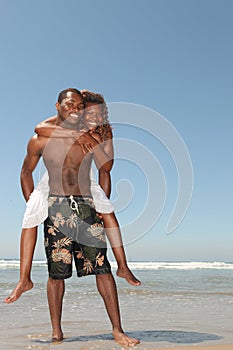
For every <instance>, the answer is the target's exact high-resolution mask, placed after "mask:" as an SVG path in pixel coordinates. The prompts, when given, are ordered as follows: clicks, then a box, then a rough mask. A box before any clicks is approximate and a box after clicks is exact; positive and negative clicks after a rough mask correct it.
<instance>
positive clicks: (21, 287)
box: [4, 280, 33, 304]
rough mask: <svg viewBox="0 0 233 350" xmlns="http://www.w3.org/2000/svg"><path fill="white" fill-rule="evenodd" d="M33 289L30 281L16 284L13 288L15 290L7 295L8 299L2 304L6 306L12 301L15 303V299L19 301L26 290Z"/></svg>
mask: <svg viewBox="0 0 233 350" xmlns="http://www.w3.org/2000/svg"><path fill="white" fill-rule="evenodd" d="M32 288H33V283H32V281H31V280H29V281H26V282H20V281H19V282H18V284H17V286H16V287H15V289H14V290H13V291H12V292H11V294H10V295H9V297H7V298H6V299H4V303H6V304H11V303H13V302H14V301H16V300H17V299H19V297H20V296H21V295H22V294H23V293H24V292H27V291H28V290H30V289H32Z"/></svg>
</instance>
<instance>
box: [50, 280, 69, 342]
mask: <svg viewBox="0 0 233 350" xmlns="http://www.w3.org/2000/svg"><path fill="white" fill-rule="evenodd" d="M64 293H65V282H64V280H55V279H53V278H49V279H48V283H47V296H48V303H49V312H50V318H51V324H52V330H53V334H52V341H54V342H55V341H60V340H62V339H63V333H62V329H61V316H62V302H63V296H64Z"/></svg>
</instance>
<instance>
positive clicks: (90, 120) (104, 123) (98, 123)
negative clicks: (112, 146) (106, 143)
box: [81, 90, 111, 140]
mask: <svg viewBox="0 0 233 350" xmlns="http://www.w3.org/2000/svg"><path fill="white" fill-rule="evenodd" d="M81 93H82V96H83V100H84V103H85V112H84V116H83V119H84V123H85V125H86V126H87V127H88V128H89V129H93V128H95V131H96V132H98V133H99V134H100V135H101V137H102V138H103V139H104V140H105V139H108V138H109V134H111V126H110V124H109V120H108V108H107V104H106V102H105V100H104V97H103V96H102V95H100V94H96V93H94V92H91V91H88V90H82V91H81Z"/></svg>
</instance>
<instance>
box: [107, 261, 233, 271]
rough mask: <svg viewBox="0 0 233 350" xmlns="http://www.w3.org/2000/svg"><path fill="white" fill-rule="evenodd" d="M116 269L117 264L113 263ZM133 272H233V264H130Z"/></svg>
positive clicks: (200, 262)
mask: <svg viewBox="0 0 233 350" xmlns="http://www.w3.org/2000/svg"><path fill="white" fill-rule="evenodd" d="M111 265H112V266H113V267H116V263H115V262H113V263H111ZM128 265H129V267H130V268H131V269H132V270H197V269H218V270H221V269H229V270H233V263H226V262H216V261H215V262H204V261H203V262H202V261H199V262H129V263H128Z"/></svg>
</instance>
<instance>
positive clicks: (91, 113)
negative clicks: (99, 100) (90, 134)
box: [83, 102, 103, 129]
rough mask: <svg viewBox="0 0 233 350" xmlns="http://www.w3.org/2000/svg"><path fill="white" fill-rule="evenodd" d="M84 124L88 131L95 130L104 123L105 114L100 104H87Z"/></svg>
mask: <svg viewBox="0 0 233 350" xmlns="http://www.w3.org/2000/svg"><path fill="white" fill-rule="evenodd" d="M83 122H84V124H85V125H86V127H87V128H88V129H95V128H96V127H97V126H98V125H101V124H102V123H103V112H102V106H101V105H100V104H95V103H91V102H87V103H86V106H85V112H84V116H83Z"/></svg>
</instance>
